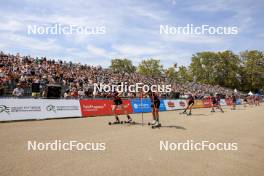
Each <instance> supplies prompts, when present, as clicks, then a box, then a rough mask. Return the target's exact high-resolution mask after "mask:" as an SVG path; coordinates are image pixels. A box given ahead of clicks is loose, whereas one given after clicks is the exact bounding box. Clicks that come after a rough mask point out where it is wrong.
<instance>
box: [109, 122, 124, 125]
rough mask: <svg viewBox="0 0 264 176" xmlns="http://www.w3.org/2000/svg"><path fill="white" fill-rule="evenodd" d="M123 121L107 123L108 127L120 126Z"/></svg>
mask: <svg viewBox="0 0 264 176" xmlns="http://www.w3.org/2000/svg"><path fill="white" fill-rule="evenodd" d="M123 123H124V122H123V121H115V122H108V125H121V124H123Z"/></svg>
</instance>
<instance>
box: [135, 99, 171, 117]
mask: <svg viewBox="0 0 264 176" xmlns="http://www.w3.org/2000/svg"><path fill="white" fill-rule="evenodd" d="M131 105H132V108H133V112H134V113H141V112H142V111H143V112H151V111H152V108H151V101H150V99H149V98H143V99H142V100H141V99H140V98H137V99H131ZM159 111H166V107H165V104H164V101H163V100H160V108H159Z"/></svg>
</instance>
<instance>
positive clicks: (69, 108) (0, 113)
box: [0, 99, 81, 121]
mask: <svg viewBox="0 0 264 176" xmlns="http://www.w3.org/2000/svg"><path fill="white" fill-rule="evenodd" d="M63 117H81V111H80V103H79V100H47V99H0V121H9V120H26V119H47V118H63Z"/></svg>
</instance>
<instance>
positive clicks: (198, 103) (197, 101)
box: [193, 100, 204, 108]
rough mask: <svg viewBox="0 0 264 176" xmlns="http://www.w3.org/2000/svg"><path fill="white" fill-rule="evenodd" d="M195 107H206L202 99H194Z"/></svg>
mask: <svg viewBox="0 0 264 176" xmlns="http://www.w3.org/2000/svg"><path fill="white" fill-rule="evenodd" d="M193 108H204V104H203V101H202V100H194V105H193Z"/></svg>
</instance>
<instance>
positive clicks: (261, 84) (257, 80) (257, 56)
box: [240, 50, 264, 91]
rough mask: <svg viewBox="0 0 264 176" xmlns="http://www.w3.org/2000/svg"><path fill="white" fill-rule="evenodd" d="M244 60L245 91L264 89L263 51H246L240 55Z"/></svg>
mask: <svg viewBox="0 0 264 176" xmlns="http://www.w3.org/2000/svg"><path fill="white" fill-rule="evenodd" d="M240 56H241V60H242V69H241V70H242V78H243V82H242V85H243V88H244V90H245V91H249V90H252V91H259V90H261V89H262V90H263V89H264V54H263V52H261V51H257V50H253V51H244V52H241V53H240Z"/></svg>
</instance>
